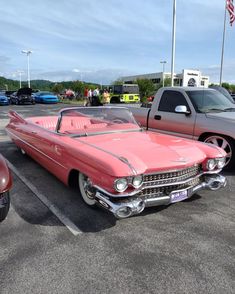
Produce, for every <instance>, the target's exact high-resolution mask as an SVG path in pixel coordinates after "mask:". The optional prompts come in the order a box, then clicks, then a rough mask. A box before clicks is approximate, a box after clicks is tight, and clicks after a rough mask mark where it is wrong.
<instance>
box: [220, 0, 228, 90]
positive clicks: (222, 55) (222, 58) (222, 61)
mask: <svg viewBox="0 0 235 294" xmlns="http://www.w3.org/2000/svg"><path fill="white" fill-rule="evenodd" d="M226 9H227V0H225V9H224V31H223V41H222V52H221V64H220V79H219V84H220V86H221V85H222V76H223V63H224V40H225V31H226Z"/></svg>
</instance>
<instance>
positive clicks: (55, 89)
mask: <svg viewBox="0 0 235 294" xmlns="http://www.w3.org/2000/svg"><path fill="white" fill-rule="evenodd" d="M51 90H52V91H53V92H54V93H56V94H60V93H61V92H62V91H63V85H62V84H60V83H55V84H54V85H53V86H52V88H51Z"/></svg>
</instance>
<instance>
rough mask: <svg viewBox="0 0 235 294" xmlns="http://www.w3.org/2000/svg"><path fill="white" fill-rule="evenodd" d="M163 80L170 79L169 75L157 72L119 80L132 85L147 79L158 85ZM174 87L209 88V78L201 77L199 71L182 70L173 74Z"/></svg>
mask: <svg viewBox="0 0 235 294" xmlns="http://www.w3.org/2000/svg"><path fill="white" fill-rule="evenodd" d="M163 78H164V80H165V79H170V78H171V73H168V72H164V73H163V72H158V73H151V74H142V75H134V76H126V77H121V78H120V80H121V81H122V82H124V83H134V82H135V81H136V80H138V79H148V80H151V81H152V82H153V83H154V84H160V83H162V81H163ZM174 85H175V86H183V87H188V86H191V87H205V88H208V86H209V76H203V75H202V73H201V71H199V70H193V69H192V70H191V69H183V70H182V73H179V74H174Z"/></svg>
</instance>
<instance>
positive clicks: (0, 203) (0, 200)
mask: <svg viewBox="0 0 235 294" xmlns="http://www.w3.org/2000/svg"><path fill="white" fill-rule="evenodd" d="M9 208H10V196H9V192H5V193H3V194H1V195H0V222H2V221H3V220H4V219H5V218H6V216H7V214H8V211H9Z"/></svg>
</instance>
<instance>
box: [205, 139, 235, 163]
mask: <svg viewBox="0 0 235 294" xmlns="http://www.w3.org/2000/svg"><path fill="white" fill-rule="evenodd" d="M204 142H205V143H210V144H214V145H216V146H218V147H220V148H222V149H223V150H224V151H225V152H226V153H227V155H226V164H225V165H227V164H228V163H229V161H230V160H231V157H232V148H231V146H230V144H229V142H228V141H227V140H226V139H225V138H223V137H220V136H211V137H208V138H207V139H206V140H205V141H204Z"/></svg>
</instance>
